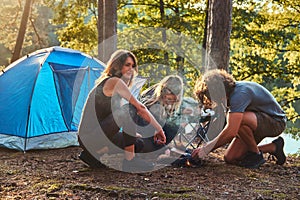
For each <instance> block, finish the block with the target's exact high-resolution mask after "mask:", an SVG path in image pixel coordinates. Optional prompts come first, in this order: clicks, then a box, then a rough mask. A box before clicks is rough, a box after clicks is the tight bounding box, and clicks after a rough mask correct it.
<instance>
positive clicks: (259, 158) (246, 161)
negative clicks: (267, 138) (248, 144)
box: [240, 151, 266, 169]
mask: <svg viewBox="0 0 300 200" xmlns="http://www.w3.org/2000/svg"><path fill="white" fill-rule="evenodd" d="M265 162H266V160H265V159H264V157H263V153H262V152H261V151H260V152H259V153H256V152H251V151H248V152H247V154H246V155H245V157H244V158H243V159H242V160H241V161H240V166H242V167H246V168H249V169H257V168H259V167H260V166H261V165H262V164H264V163H265Z"/></svg>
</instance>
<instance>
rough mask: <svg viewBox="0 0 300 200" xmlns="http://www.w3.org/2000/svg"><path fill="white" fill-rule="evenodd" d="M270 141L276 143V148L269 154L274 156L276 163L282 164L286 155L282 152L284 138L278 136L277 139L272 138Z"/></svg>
mask: <svg viewBox="0 0 300 200" xmlns="http://www.w3.org/2000/svg"><path fill="white" fill-rule="evenodd" d="M272 143H274V144H275V145H276V149H275V152H273V153H270V154H271V155H273V156H275V157H276V159H277V161H276V164H278V165H283V164H284V163H285V161H286V156H285V154H284V152H283V146H284V140H283V138H282V137H278V138H277V139H275V140H273V141H272Z"/></svg>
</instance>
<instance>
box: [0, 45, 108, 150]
mask: <svg viewBox="0 0 300 200" xmlns="http://www.w3.org/2000/svg"><path fill="white" fill-rule="evenodd" d="M104 68H105V65H104V64H103V63H102V62H100V61H99V60H97V59H95V58H93V57H91V56H88V55H86V54H83V53H82V52H80V51H76V50H72V49H68V48H62V47H50V48H47V49H42V50H38V51H36V52H34V53H32V54H29V55H27V56H25V57H23V58H20V59H19V60H17V61H15V62H14V63H12V64H11V65H9V66H8V67H7V68H5V70H4V71H2V72H0V146H2V147H7V148H11V149H18V150H23V151H26V150H29V149H49V148H62V147H67V146H73V145H78V138H77V132H78V126H79V123H80V118H81V113H82V109H83V107H84V103H85V101H86V98H87V96H88V93H89V92H90V90H91V89H92V88H93V87H94V82H95V80H96V79H97V78H98V77H99V76H100V74H101V72H102V71H103V70H104Z"/></svg>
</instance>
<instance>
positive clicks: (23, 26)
mask: <svg viewBox="0 0 300 200" xmlns="http://www.w3.org/2000/svg"><path fill="white" fill-rule="evenodd" d="M31 4H32V0H26V3H25V6H24V11H23V15H22V20H21V24H20V28H19V33H18V37H17V41H16V45H15V50H14V52H13V56H12V58H11V62H14V61H15V60H17V59H19V58H20V55H21V50H22V45H23V41H24V37H25V33H26V27H27V22H28V18H29V14H30V10H31Z"/></svg>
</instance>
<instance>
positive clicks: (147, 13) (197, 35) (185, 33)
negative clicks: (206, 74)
mask: <svg viewBox="0 0 300 200" xmlns="http://www.w3.org/2000/svg"><path fill="white" fill-rule="evenodd" d="M163 2H164V4H163V5H160V1H158V0H147V1H141V0H133V1H121V2H120V4H119V5H120V7H121V8H122V9H120V10H119V11H118V20H119V23H120V24H122V26H121V28H122V33H121V34H118V47H119V48H128V49H131V50H133V51H134V52H135V53H136V54H137V56H138V58H139V63H140V70H139V71H140V74H141V75H142V76H146V77H150V79H151V81H152V83H156V82H157V81H159V80H160V79H161V78H162V77H163V76H166V75H168V74H179V75H182V76H183V78H184V82H185V83H186V84H185V85H186V86H189V87H187V88H186V90H185V91H186V95H189V96H190V95H192V94H191V93H192V87H193V85H194V81H195V79H196V78H197V76H198V74H199V72H200V68H201V63H202V59H201V55H202V50H201V48H202V47H201V45H200V44H201V42H202V40H203V31H204V17H205V15H204V14H203V13H204V10H203V8H202V7H205V1H193V2H191V1H190V2H187V1H183V0H176V1H163ZM196 3H197V4H196ZM203 3H204V6H203ZM197 5H198V6H197ZM201 5H202V6H201ZM160 6H162V8H163V10H161V9H160V8H161V7H160ZM120 35H121V36H120Z"/></svg>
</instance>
